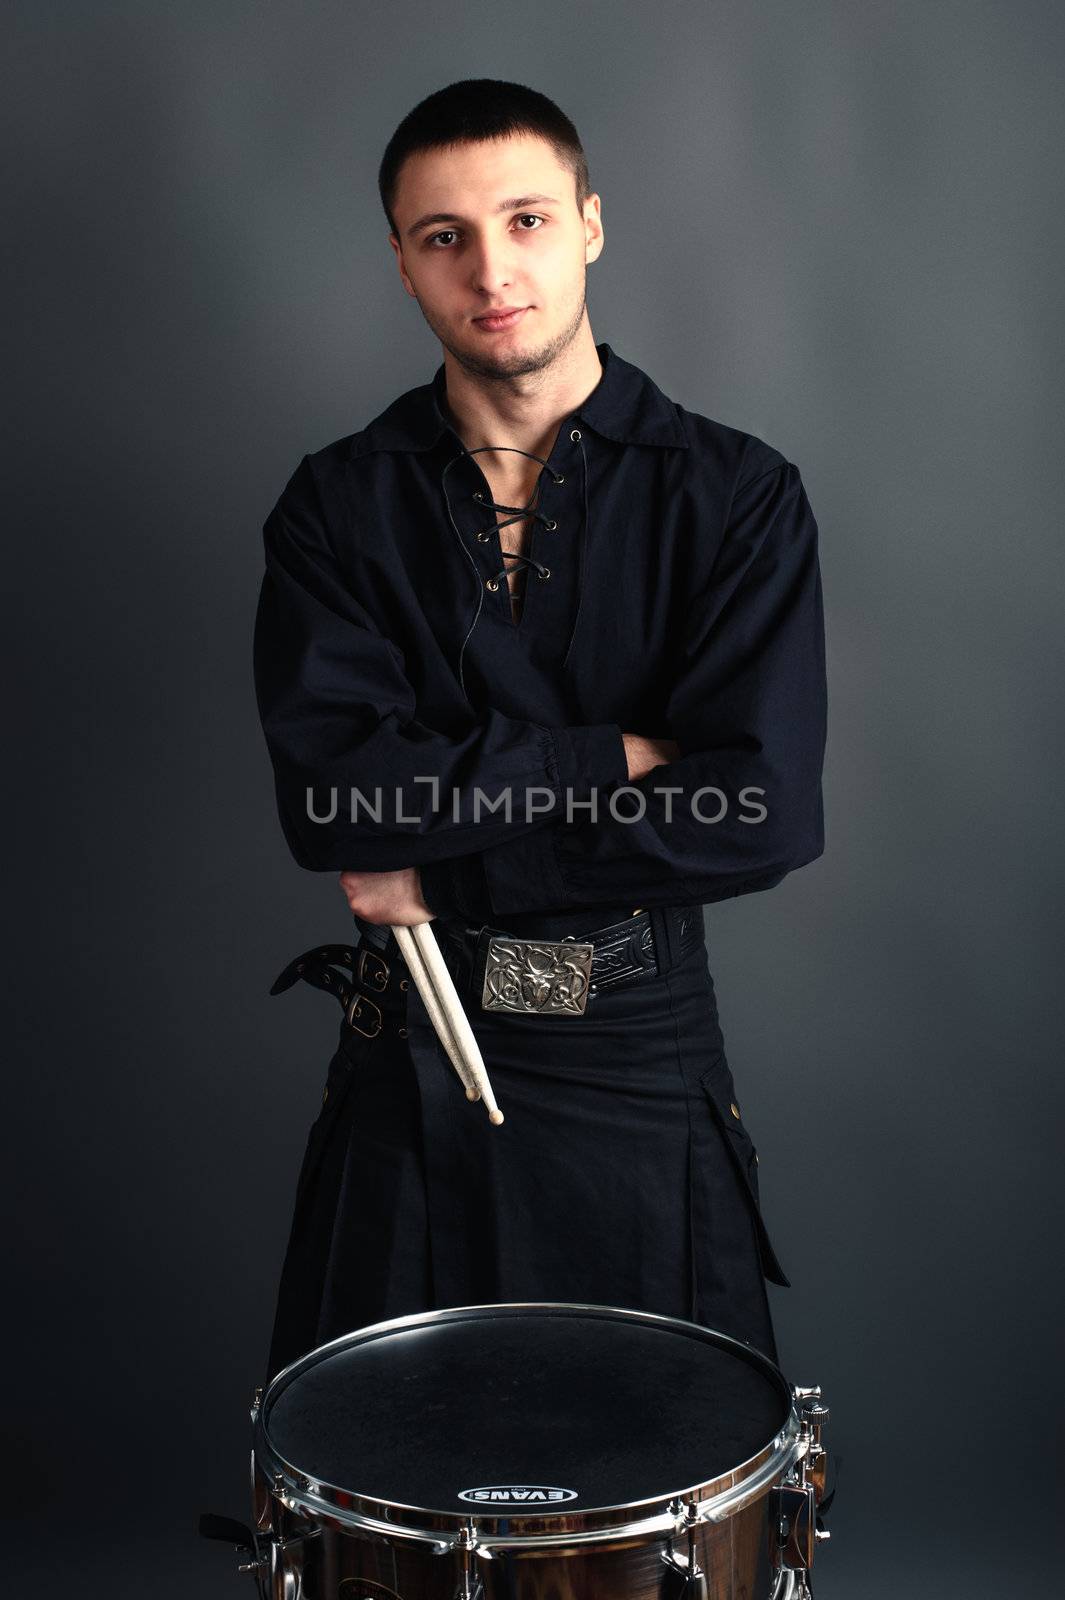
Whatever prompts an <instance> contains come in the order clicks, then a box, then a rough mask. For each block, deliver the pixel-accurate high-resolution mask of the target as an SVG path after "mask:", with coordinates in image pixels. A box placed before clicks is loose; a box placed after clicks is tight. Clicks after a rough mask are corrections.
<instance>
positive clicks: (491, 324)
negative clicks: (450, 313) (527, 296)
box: [473, 306, 531, 333]
mask: <svg viewBox="0 0 1065 1600" xmlns="http://www.w3.org/2000/svg"><path fill="white" fill-rule="evenodd" d="M529 310H531V307H530V306H517V307H512V308H511V309H510V310H507V311H499V312H494V313H493V312H489V313H487V314H486V315H485V316H483V317H474V319H473V325H474V327H475V328H480V329H481V331H482V332H483V333H502V332H503V331H504V330H505V329H506V328H516V327H517V325H518V323H519V322H520V321H521V319H522V317H523V316H524V315H525V313H526V312H527V311H529Z"/></svg>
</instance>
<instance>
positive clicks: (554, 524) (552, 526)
mask: <svg viewBox="0 0 1065 1600" xmlns="http://www.w3.org/2000/svg"><path fill="white" fill-rule="evenodd" d="M544 527H545V528H547V529H548V530H549V531H550V532H552V533H553V532H554V530H555V529H556V528H557V527H558V523H557V522H556V521H555V519H554V518H553V517H552V519H551V521H550V522H545V523H544Z"/></svg>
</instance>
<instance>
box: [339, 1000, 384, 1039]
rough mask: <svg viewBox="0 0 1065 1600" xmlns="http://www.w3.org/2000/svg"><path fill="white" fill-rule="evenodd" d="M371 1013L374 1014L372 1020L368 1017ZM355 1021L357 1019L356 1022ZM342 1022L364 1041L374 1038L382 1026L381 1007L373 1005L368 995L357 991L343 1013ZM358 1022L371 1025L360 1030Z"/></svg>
mask: <svg viewBox="0 0 1065 1600" xmlns="http://www.w3.org/2000/svg"><path fill="white" fill-rule="evenodd" d="M371 1011H372V1012H373V1013H374V1017H373V1018H372V1019H371V1018H370V1017H369V1016H368V1013H369V1012H371ZM356 1019H358V1021H357V1020H356ZM344 1021H345V1022H346V1023H347V1025H348V1027H349V1028H353V1029H354V1030H355V1032H356V1033H361V1034H362V1036H363V1038H364V1039H374V1038H376V1037H377V1035H378V1034H379V1033H380V1032H381V1029H382V1027H383V1026H384V1019H383V1017H382V1015H381V1007H380V1006H378V1005H375V1004H374V1002H373V1001H372V1000H371V999H370V997H369V995H365V994H360V993H359V991H358V990H357V989H356V991H355V993H354V994H353V995H352V997H351V1003H350V1005H349V1006H348V1007H347V1010H346V1011H345V1013H344ZM360 1021H368V1022H370V1023H371V1026H369V1027H367V1028H360V1027H359V1022H360Z"/></svg>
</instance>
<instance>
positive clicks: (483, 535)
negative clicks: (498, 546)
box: [477, 533, 488, 544]
mask: <svg viewBox="0 0 1065 1600" xmlns="http://www.w3.org/2000/svg"><path fill="white" fill-rule="evenodd" d="M477 538H478V541H479V542H480V543H481V544H487V543H488V535H487V533H479V534H478V535H477Z"/></svg>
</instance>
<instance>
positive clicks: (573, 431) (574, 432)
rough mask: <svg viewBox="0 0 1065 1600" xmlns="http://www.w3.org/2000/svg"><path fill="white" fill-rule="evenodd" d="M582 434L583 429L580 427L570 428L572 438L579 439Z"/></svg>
mask: <svg viewBox="0 0 1065 1600" xmlns="http://www.w3.org/2000/svg"><path fill="white" fill-rule="evenodd" d="M580 436H581V430H580V429H579V428H573V429H571V430H570V438H571V439H579V438H580Z"/></svg>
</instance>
